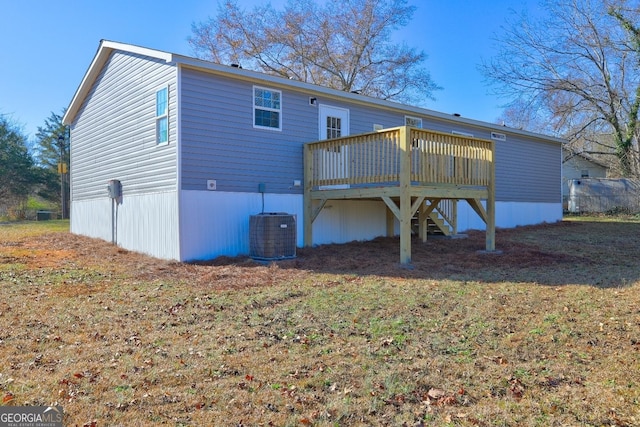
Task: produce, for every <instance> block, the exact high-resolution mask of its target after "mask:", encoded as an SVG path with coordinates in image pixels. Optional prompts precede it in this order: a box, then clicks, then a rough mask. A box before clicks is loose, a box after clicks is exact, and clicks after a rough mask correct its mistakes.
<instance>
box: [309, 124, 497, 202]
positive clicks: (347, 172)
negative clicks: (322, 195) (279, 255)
mask: <svg viewBox="0 0 640 427" xmlns="http://www.w3.org/2000/svg"><path fill="white" fill-rule="evenodd" d="M493 159H494V152H493V143H492V141H489V140H482V139H477V138H473V137H467V136H461V135H455V134H446V133H442V132H436V131H430V130H424V129H416V128H410V127H406V126H402V127H398V128H392V129H386V130H383V131H379V132H372V133H367V134H362V135H354V136H347V137H342V138H336V139H331V140H325V141H319V142H313V143H308V144H306V145H305V168H306V170H305V173H306V174H307V178H306V180H307V185H310V186H311V188H312V189H314V190H319V189H324V188H338V187H343V188H346V187H351V186H366V185H375V186H378V185H394V184H395V185H399V183H400V182H401V181H405V180H406V178H407V176H406V174H407V172H408V173H409V180H410V182H411V185H442V184H449V185H457V186H471V187H480V186H481V187H488V186H489V183H490V181H491V176H492V174H491V171H492V167H493Z"/></svg>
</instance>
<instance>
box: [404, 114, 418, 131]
mask: <svg viewBox="0 0 640 427" xmlns="http://www.w3.org/2000/svg"><path fill="white" fill-rule="evenodd" d="M404 124H405V125H407V126H411V127H413V128H420V129H422V119H421V118H420V117H411V116H404Z"/></svg>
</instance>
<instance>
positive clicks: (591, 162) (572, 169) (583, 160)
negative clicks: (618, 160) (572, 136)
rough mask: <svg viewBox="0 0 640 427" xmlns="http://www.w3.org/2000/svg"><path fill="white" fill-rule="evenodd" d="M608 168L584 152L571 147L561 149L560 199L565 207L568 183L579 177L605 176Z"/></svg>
mask: <svg viewBox="0 0 640 427" xmlns="http://www.w3.org/2000/svg"><path fill="white" fill-rule="evenodd" d="M608 171H609V168H608V167H607V166H606V165H605V164H603V163H601V162H599V161H597V160H595V159H593V158H592V157H590V156H588V155H587V154H584V153H577V152H575V151H573V150H571V149H568V148H564V149H563V150H562V201H563V206H564V208H565V209H567V200H568V197H569V183H570V181H572V180H574V179H581V178H606V177H607V173H608Z"/></svg>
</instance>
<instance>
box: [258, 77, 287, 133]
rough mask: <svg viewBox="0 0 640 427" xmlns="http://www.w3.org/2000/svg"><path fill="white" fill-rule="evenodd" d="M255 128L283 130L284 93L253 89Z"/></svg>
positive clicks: (260, 88) (259, 88)
mask: <svg viewBox="0 0 640 427" xmlns="http://www.w3.org/2000/svg"><path fill="white" fill-rule="evenodd" d="M253 127H255V128H262V129H273V130H281V129H282V92H280V91H279V90H273V89H266V88H263V87H258V86H254V87H253Z"/></svg>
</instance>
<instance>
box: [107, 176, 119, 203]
mask: <svg viewBox="0 0 640 427" xmlns="http://www.w3.org/2000/svg"><path fill="white" fill-rule="evenodd" d="M107 192H108V193H109V197H111V198H112V199H117V198H118V197H120V196H121V195H122V183H121V182H120V181H118V180H117V179H112V180H110V181H109V183H108V184H107Z"/></svg>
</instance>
